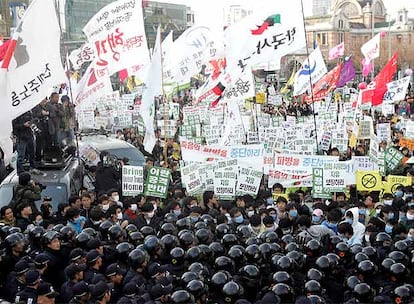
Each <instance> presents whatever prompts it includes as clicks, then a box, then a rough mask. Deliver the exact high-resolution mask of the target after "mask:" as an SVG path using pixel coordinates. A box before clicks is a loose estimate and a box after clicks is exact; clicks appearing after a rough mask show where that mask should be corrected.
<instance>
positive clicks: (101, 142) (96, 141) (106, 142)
mask: <svg viewBox="0 0 414 304" xmlns="http://www.w3.org/2000/svg"><path fill="white" fill-rule="evenodd" d="M80 142H81V143H82V144H89V145H91V146H92V147H94V148H96V149H98V150H99V151H104V150H109V149H122V148H135V147H134V146H133V145H131V144H130V143H128V142H126V141H124V140H120V139H116V138H112V137H108V136H105V135H86V136H82V139H81V141H80Z"/></svg>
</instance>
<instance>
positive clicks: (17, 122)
mask: <svg viewBox="0 0 414 304" xmlns="http://www.w3.org/2000/svg"><path fill="white" fill-rule="evenodd" d="M32 119H33V116H32V112H30V111H28V112H26V113H23V114H22V115H20V116H19V117H17V118H15V119H13V122H12V125H13V134H14V135H15V136H16V137H17V139H20V140H27V139H30V138H31V139H33V132H32V129H31V128H30V127H29V128H28V127H25V126H24V124H25V123H26V122H31V121H32Z"/></svg>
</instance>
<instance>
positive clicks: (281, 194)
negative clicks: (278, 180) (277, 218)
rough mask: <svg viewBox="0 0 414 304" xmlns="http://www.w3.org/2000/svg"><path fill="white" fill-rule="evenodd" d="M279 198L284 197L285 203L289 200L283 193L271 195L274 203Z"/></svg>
mask: <svg viewBox="0 0 414 304" xmlns="http://www.w3.org/2000/svg"><path fill="white" fill-rule="evenodd" d="M279 197H284V198H285V199H286V200H287V201H288V200H289V197H288V195H287V194H285V193H273V200H274V201H275V203H276V201H277V199H278V198H279Z"/></svg>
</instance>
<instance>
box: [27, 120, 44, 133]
mask: <svg viewBox="0 0 414 304" xmlns="http://www.w3.org/2000/svg"><path fill="white" fill-rule="evenodd" d="M38 123H39V120H38V119H32V120H31V121H30V129H32V132H33V133H35V134H40V133H42V130H40V129H39V127H38V126H37V124H38Z"/></svg>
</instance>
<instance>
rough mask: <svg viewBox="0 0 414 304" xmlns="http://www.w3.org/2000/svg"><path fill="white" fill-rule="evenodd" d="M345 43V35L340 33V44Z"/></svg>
mask: <svg viewBox="0 0 414 304" xmlns="http://www.w3.org/2000/svg"><path fill="white" fill-rule="evenodd" d="M344 41H345V33H343V32H339V33H338V44H339V43H342V42H344Z"/></svg>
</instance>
